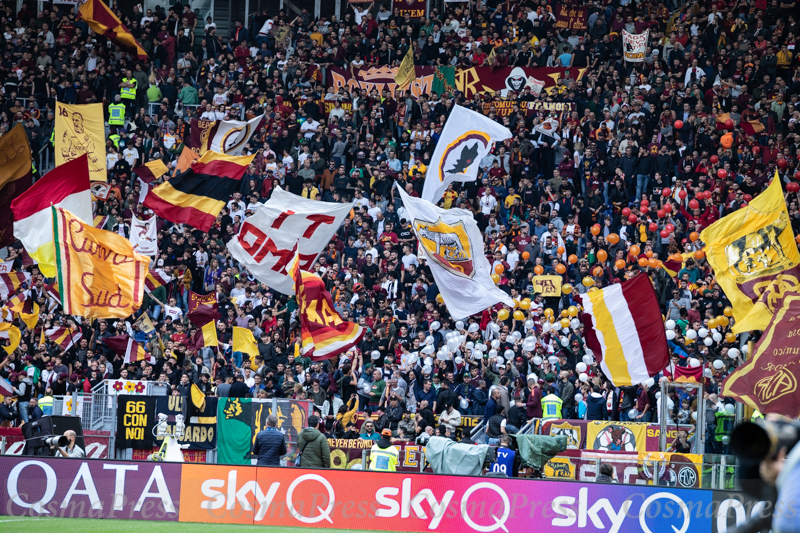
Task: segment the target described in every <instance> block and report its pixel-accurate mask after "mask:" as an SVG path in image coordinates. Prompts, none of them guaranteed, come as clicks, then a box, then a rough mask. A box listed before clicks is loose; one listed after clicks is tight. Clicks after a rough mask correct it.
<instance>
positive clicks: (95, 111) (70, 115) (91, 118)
mask: <svg viewBox="0 0 800 533" xmlns="http://www.w3.org/2000/svg"><path fill="white" fill-rule="evenodd" d="M54 140H55V149H56V166H60V165H63V164H64V163H66V162H68V161H72V160H73V159H77V158H78V157H79V156H82V155H83V154H86V155H87V156H88V158H89V179H90V180H91V181H108V179H107V176H106V136H105V126H104V125H103V104H86V105H68V104H62V103H61V102H56V125H55V139H54Z"/></svg>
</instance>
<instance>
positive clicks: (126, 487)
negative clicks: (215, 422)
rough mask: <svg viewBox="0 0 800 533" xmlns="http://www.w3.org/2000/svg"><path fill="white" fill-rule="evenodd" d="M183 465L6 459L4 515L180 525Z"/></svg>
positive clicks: (0, 471)
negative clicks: (120, 520) (112, 519)
mask: <svg viewBox="0 0 800 533" xmlns="http://www.w3.org/2000/svg"><path fill="white" fill-rule="evenodd" d="M182 468H183V467H182V466H181V465H180V464H170V463H135V462H131V461H126V462H121V461H96V460H88V461H81V460H77V459H54V458H45V457H14V456H10V455H4V456H2V457H0V484H1V485H2V487H3V490H2V491H0V514H4V515H12V516H46V517H63V518H117V519H129V520H167V521H176V520H178V507H179V504H180V498H181V469H182Z"/></svg>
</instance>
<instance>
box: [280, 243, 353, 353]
mask: <svg viewBox="0 0 800 533" xmlns="http://www.w3.org/2000/svg"><path fill="white" fill-rule="evenodd" d="M287 272H288V273H289V274H290V275H291V276H292V277H293V278H294V288H295V294H297V305H298V307H299V316H300V331H301V336H302V343H303V346H302V348H301V349H300V353H301V354H302V355H303V357H310V358H311V359H312V360H314V361H322V360H325V359H330V358H331V357H333V356H335V355H338V354H340V353H344V352H346V351H347V350H349V349H350V348H352V347H353V346H355V345H357V344H358V343H359V342H361V337H363V336H364V328H362V327H361V326H359V325H358V324H356V323H355V322H345V321H344V320H342V317H341V316H339V313H338V312H336V310H335V309H334V308H333V299H332V298H331V293H329V292H328V291H327V290H325V283H324V282H323V281H322V278H320V277H319V276H317V275H316V274H312V273H310V272H302V271H301V270H300V256H299V254H298V251H297V247H296V246H295V250H294V259H292V261H291V263H289V266H288V268H287Z"/></svg>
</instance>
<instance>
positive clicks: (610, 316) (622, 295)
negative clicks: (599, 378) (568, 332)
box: [579, 274, 669, 387]
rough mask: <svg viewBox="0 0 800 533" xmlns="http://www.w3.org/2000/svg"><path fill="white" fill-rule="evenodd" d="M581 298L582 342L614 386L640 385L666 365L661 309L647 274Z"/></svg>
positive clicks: (664, 334) (582, 295)
mask: <svg viewBox="0 0 800 533" xmlns="http://www.w3.org/2000/svg"><path fill="white" fill-rule="evenodd" d="M579 297H580V299H581V302H582V304H583V309H584V312H583V315H582V316H581V319H582V320H583V324H584V326H585V327H586V333H585V335H586V344H587V346H588V347H589V348H591V350H592V351H593V352H594V356H595V358H596V359H597V360H598V361H599V362H600V368H601V369H602V370H603V373H604V374H605V375H606V377H607V378H608V379H610V380H611V381H612V382H613V383H614V385H616V386H618V387H619V386H624V385H638V384H640V383H644V382H645V381H647V380H648V379H649V378H650V377H651V376H654V375H656V374H657V373H658V372H660V371H661V370H663V369H664V368H665V367H666V366H667V363H669V349H668V348H667V336H666V333H665V331H664V324H663V322H662V321H661V309H660V308H659V305H658V299H657V298H656V293H655V291H654V290H653V286H652V285H651V284H650V279H649V278H648V277H647V276H646V275H641V274H640V275H638V276H635V277H634V278H633V279H630V280H628V281H625V282H623V283H620V284H618V285H611V286H610V287H606V288H605V289H601V290H599V291H592V292H587V293H586V294H581V295H580V296H579Z"/></svg>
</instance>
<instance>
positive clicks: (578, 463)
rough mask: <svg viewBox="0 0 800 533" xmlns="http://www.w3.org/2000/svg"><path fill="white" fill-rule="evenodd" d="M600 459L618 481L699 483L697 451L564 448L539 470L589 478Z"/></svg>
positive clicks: (558, 476) (558, 475) (673, 484)
mask: <svg viewBox="0 0 800 533" xmlns="http://www.w3.org/2000/svg"><path fill="white" fill-rule="evenodd" d="M600 463H607V464H609V465H611V467H612V468H613V469H614V473H615V475H614V479H616V480H617V482H618V483H624V484H628V485H658V486H663V487H681V488H700V486H701V481H702V475H701V473H702V472H701V469H702V463H703V456H702V455H697V454H680V453H661V452H635V453H625V452H603V453H599V452H592V451H586V450H567V451H566V452H561V453H560V454H558V455H557V456H555V457H553V458H552V459H550V461H548V462H547V464H545V466H544V469H543V474H544V476H545V477H547V478H550V479H569V480H577V481H589V482H593V481H596V478H597V465H598V464H600Z"/></svg>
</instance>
